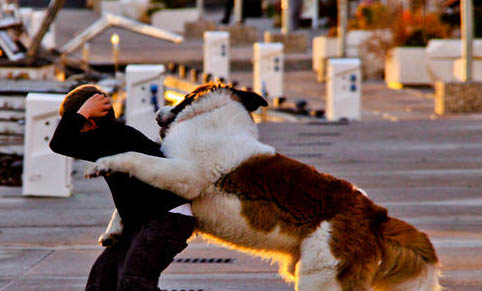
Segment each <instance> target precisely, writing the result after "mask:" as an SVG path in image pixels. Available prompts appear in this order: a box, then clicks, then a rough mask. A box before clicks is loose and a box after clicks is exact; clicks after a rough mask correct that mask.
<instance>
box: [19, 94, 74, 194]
mask: <svg viewBox="0 0 482 291" xmlns="http://www.w3.org/2000/svg"><path fill="white" fill-rule="evenodd" d="M63 98H64V95H60V94H38V93H29V94H28V95H27V99H26V112H25V113H26V117H25V147H24V160H23V187H22V192H23V195H33V196H54V197H68V196H70V194H71V191H72V182H71V174H72V159H71V158H68V157H65V156H62V155H59V154H56V153H54V152H52V150H51V149H50V148H49V142H50V139H51V138H52V135H53V134H54V131H55V129H56V127H57V124H58V122H59V120H60V115H59V106H60V104H61V102H62V100H63Z"/></svg>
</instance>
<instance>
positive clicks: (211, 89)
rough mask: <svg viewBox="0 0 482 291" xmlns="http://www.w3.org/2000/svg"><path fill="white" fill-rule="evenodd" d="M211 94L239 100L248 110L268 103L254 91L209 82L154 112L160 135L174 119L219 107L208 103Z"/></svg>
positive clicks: (190, 116) (184, 117) (184, 118)
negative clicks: (181, 99)
mask: <svg viewBox="0 0 482 291" xmlns="http://www.w3.org/2000/svg"><path fill="white" fill-rule="evenodd" d="M213 94H218V96H219V95H220V94H221V95H222V96H223V98H225V99H230V100H234V101H236V102H239V103H240V104H242V105H243V106H244V108H245V109H246V110H247V111H248V112H253V111H255V110H256V109H258V108H259V107H260V106H267V105H268V102H266V100H265V99H264V98H263V97H261V96H260V95H258V94H256V93H254V92H250V91H243V90H238V89H235V88H233V87H231V86H226V85H224V84H221V83H212V82H210V83H207V84H204V85H202V86H200V87H198V88H196V89H195V90H194V91H192V92H191V93H189V94H187V95H186V96H185V97H184V100H183V101H182V102H181V103H179V104H178V105H176V106H174V107H173V106H164V107H162V108H161V109H159V111H158V112H157V114H156V121H157V123H158V124H159V126H160V127H161V137H164V135H165V133H166V132H167V130H168V129H169V127H170V125H171V124H172V123H173V122H174V121H176V122H180V121H182V120H187V119H191V118H193V117H196V116H198V115H201V114H204V113H207V112H209V111H213V110H215V109H217V108H219V107H220V106H221V105H219V104H210V103H209V101H208V100H207V99H209V98H212V95H213ZM224 101H229V100H224ZM202 103H204V104H202ZM199 104H202V105H199ZM197 107H199V108H197Z"/></svg>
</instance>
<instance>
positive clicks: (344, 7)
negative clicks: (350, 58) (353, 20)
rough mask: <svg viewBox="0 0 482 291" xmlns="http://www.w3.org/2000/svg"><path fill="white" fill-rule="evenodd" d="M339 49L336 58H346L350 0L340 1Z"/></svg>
mask: <svg viewBox="0 0 482 291" xmlns="http://www.w3.org/2000/svg"><path fill="white" fill-rule="evenodd" d="M337 3H338V29H337V31H338V48H337V52H336V56H337V57H339V58H344V57H345V56H346V53H345V51H346V27H347V22H348V15H347V14H348V0H338V2H337Z"/></svg>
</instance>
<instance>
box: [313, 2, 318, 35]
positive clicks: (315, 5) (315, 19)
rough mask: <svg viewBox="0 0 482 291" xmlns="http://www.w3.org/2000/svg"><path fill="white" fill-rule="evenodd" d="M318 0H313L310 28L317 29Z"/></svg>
mask: <svg viewBox="0 0 482 291" xmlns="http://www.w3.org/2000/svg"><path fill="white" fill-rule="evenodd" d="M318 4H319V3H318V0H313V9H312V11H313V15H312V16H311V17H312V18H311V28H312V29H318V14H319V11H318Z"/></svg>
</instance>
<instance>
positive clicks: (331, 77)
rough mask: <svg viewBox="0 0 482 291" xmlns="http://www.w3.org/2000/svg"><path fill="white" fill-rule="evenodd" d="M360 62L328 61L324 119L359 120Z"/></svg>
mask: <svg viewBox="0 0 482 291" xmlns="http://www.w3.org/2000/svg"><path fill="white" fill-rule="evenodd" d="M360 67H361V62H360V59H356V58H340V59H336V58H334V59H329V60H328V80H327V86H326V88H327V97H326V117H327V119H328V120H335V121H336V120H339V119H341V118H348V119H351V120H352V119H355V120H359V119H360V118H361V112H360V96H361V72H360Z"/></svg>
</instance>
